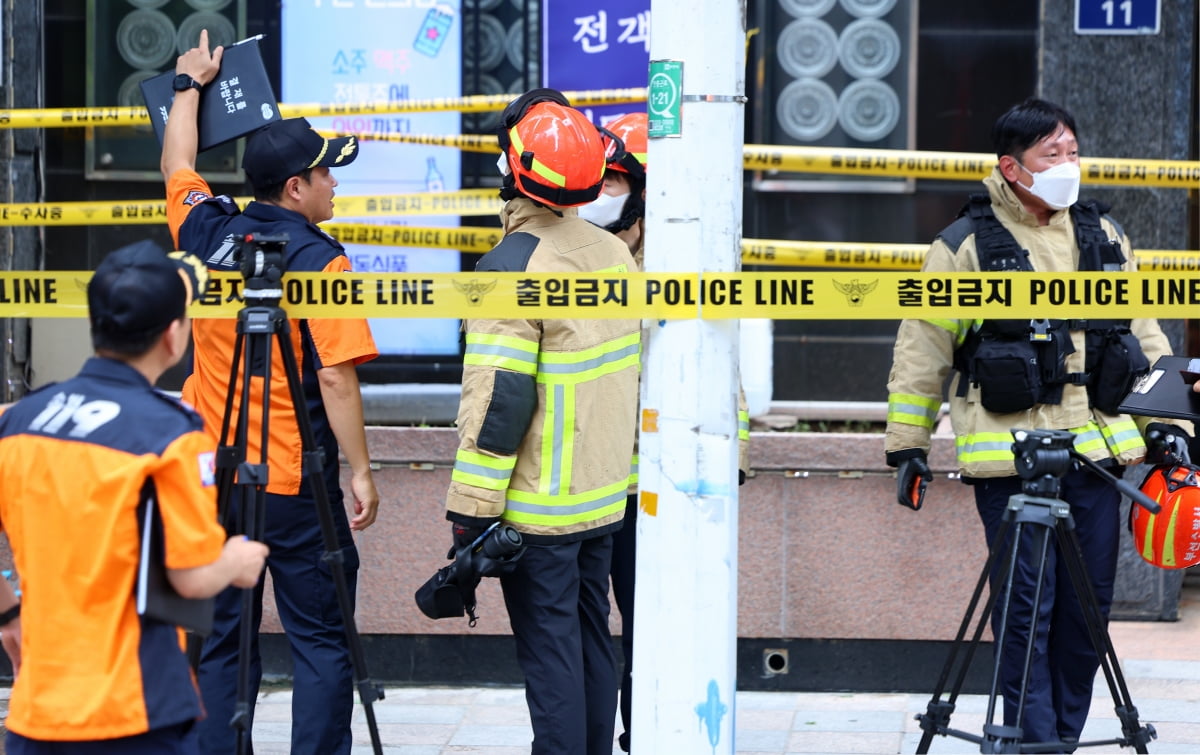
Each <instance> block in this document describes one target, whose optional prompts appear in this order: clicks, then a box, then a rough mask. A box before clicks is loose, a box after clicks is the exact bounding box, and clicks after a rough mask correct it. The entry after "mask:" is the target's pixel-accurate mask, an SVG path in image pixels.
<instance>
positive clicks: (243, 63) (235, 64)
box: [141, 37, 279, 152]
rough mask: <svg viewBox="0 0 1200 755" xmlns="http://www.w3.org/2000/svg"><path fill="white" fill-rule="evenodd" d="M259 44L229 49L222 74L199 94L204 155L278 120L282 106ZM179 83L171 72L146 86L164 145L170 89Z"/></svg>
mask: <svg viewBox="0 0 1200 755" xmlns="http://www.w3.org/2000/svg"><path fill="white" fill-rule="evenodd" d="M259 39H260V37H251V38H249V39H245V40H242V41H241V42H237V43H235V44H232V45H230V46H229V47H226V48H225V52H224V54H223V55H222V57H221V71H220V73H218V74H217V78H215V79H213V80H212V81H211V82H209V84H208V86H206V87H204V89H202V90H201V91H200V118H199V127H200V143H199V148H200V151H201V152H203V151H204V150H206V149H209V148H210V147H215V146H217V145H218V144H224V143H225V142H228V141H231V140H233V139H237V138H238V137H239V136H245V135H246V134H249V133H251V132H253V131H257V130H258V129H260V128H262V127H263V126H265V125H267V124H268V123H270V122H271V121H277V120H279V106H278V102H277V100H276V99H275V92H274V90H272V89H271V82H270V80H269V79H268V78H267V69H266V68H265V67H264V66H263V61H262V53H261V52H260V51H259V49H258V40H259ZM174 79H175V69H174V68H172V69H171V70H168V71H164V72H163V73H160V74H158V75H157V76H152V77H151V78H149V79H146V80H145V81H143V82H142V83H141V87H142V97H144V98H145V100H146V109H147V110H149V111H150V122H151V124H152V125H153V126H154V133H155V135H156V136H157V137H158V143H159V144H162V140H163V129H164V128H165V127H166V125H167V115H168V114H169V113H170V112H171V102H172V100H174V99H175V90H174V89H173V88H172V87H171V84H172V82H173V81H174Z"/></svg>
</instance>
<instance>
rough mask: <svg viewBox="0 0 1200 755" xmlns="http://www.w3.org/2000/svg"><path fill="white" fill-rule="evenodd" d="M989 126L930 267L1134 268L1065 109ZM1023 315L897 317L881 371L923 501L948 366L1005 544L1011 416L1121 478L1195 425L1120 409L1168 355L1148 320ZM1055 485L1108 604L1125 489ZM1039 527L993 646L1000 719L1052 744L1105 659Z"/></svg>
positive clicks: (913, 488) (1076, 727)
mask: <svg viewBox="0 0 1200 755" xmlns="http://www.w3.org/2000/svg"><path fill="white" fill-rule="evenodd" d="M992 140H993V144H994V146H995V149H996V155H997V157H998V162H997V165H996V168H995V169H994V170H993V171H992V174H991V175H990V176H988V177H987V178H985V179H984V181H983V183H984V186H985V187H986V188H987V194H979V195H973V196H972V197H971V199H970V201H969V202H968V203H967V206H966V207H965V208H964V210H963V212H962V213H961V215H960V217H959V219H958V220H956V221H955V222H954V223H952V224H951V225H949V226H948V227H946V228H945V229H944V230H943V231H942V232H941V233H939V234H938V236H937V238H936V239H934V242H933V244H932V245H931V246H930V248H929V252H928V254H927V255H926V257H925V264H924V268H923V269H924V271H926V272H933V273H952V272H980V271H983V272H988V271H1008V272H1021V271H1026V272H1035V271H1036V272H1037V273H1052V274H1054V273H1058V274H1061V273H1073V272H1076V271H1094V272H1110V273H1114V274H1120V273H1121V272H1126V271H1132V270H1134V268H1135V265H1134V259H1133V248H1132V246H1131V245H1130V243H1129V239H1128V238H1127V237H1126V236H1125V233H1124V231H1123V229H1122V228H1121V226H1120V225H1118V224H1117V223H1116V221H1114V220H1113V219H1112V218H1110V217H1109V216H1108V215H1107V211H1108V208H1107V207H1106V206H1104V205H1101V204H1099V203H1096V202H1090V201H1087V200H1083V201H1080V200H1079V199H1078V197H1079V178H1080V173H1079V145H1078V142H1077V140H1076V129H1075V120H1074V118H1073V117H1072V116H1071V115H1070V113H1068V112H1067V111H1066V110H1064V109H1062V108H1061V107H1059V106H1057V105H1054V104H1052V103H1049V102H1046V101H1044V100H1039V99H1029V100H1026V101H1025V102H1023V103H1021V104H1020V105H1016V106H1014V107H1012V108H1010V109H1009V110H1008V111H1007V112H1005V113H1004V114H1003V115H1001V116H1000V118H999V119H998V120H997V121H996V123H995V125H994V126H993V128H992ZM1014 314H1015V315H1017V314H1018V313H1014ZM1018 316H1020V317H1021V319H1012V320H982V321H981V320H976V319H973V318H964V319H931V320H916V319H910V320H904V321H903V322H902V323H901V324H900V328H899V332H898V333H897V338H896V345H895V351H894V355H893V365H892V372H891V375H890V377H889V379H888V392H889V395H888V422H887V434H886V440H885V451H886V454H887V462H888V464H890V465H891V466H893V467H897V500H898V502H899V503H900V504H901V505H903V506H905V507H908V508H912V509H919V508H920V507H921V503H922V500H923V497H924V492H925V486H926V485H927V484H928V483H929V481H930V480H931V478H932V475H931V473H930V470H929V467H928V465H927V463H926V456H927V454H928V452H929V445H930V435H931V433H932V430H933V426H934V422H935V419H936V415H937V413H938V411H939V408H940V406H941V403H942V386H943V385H944V384H945V379H946V377H947V376H948V374H949V373H950V372H951V370H953V371H954V372H955V373H956V374H955V375H954V376H953V377H952V379H951V383H950V386H949V398H950V412H951V422H952V424H953V427H954V433H955V436H956V438H955V439H956V450H957V455H958V467H959V471H960V473H961V475H962V480H963V482H965V483H967V484H968V485H971V486H972V488H973V491H974V494H975V503H976V508H977V510H978V513H979V517H980V520H981V521H982V523H983V526H984V532H985V535H986V537H987V542H988V544H989V546H993V547H998V553H1000V554H1006V553H1008V552H1010V550H1011V548H1012V542H1011V540H1012V531H1013V528H1009V530H1008V531H1007V535H1006V537H1005V541H1004V542H1003V543H996V538H997V534H998V532H999V531H1000V530H1001V524H1002V521H1003V518H1004V513H1005V509H1006V507H1007V505H1008V502H1009V499H1010V497H1011V496H1013V495H1014V494H1018V493H1021V492H1022V482H1023V481H1022V479H1021V477H1019V476H1018V474H1017V469H1016V466H1015V458H1014V453H1013V450H1012V445H1013V435H1012V430H1013V429H1017V428H1021V429H1029V430H1063V431H1069V432H1071V433H1073V434H1074V436H1075V437H1074V441H1073V442H1074V447H1075V450H1076V451H1077V452H1079V453H1081V454H1083V455H1085V456H1087V457H1088V458H1090V459H1092V460H1093V461H1095V462H1096V463H1098V464H1100V465H1101V466H1105V467H1109V468H1110V471H1112V472H1113V474H1115V475H1117V476H1118V477H1119V476H1120V474H1121V470H1120V467H1122V466H1124V465H1128V464H1134V463H1137V462H1139V461H1141V460H1142V459H1143V457H1146V458H1147V461H1161V460H1164V459H1166V458H1168V457H1169V456H1171V455H1175V456H1178V455H1181V454H1183V453H1186V451H1185V448H1186V444H1187V443H1188V442H1189V441H1190V437H1189V435H1188V432H1189V431H1190V430H1191V425H1190V423H1183V425H1182V426H1180V425H1172V424H1167V422H1168V421H1167V420H1156V419H1154V418H1148V417H1137V418H1134V417H1130V416H1129V415H1126V414H1122V413H1121V412H1120V411H1119V410H1118V408H1117V407H1118V405H1119V404H1120V403H1121V401H1122V399H1123V398H1124V397H1125V395H1127V393H1128V392H1129V389H1130V387H1131V385H1132V382H1133V381H1134V380H1135V379H1136V378H1137V377H1138V376H1139V375H1140V374H1143V373H1144V372H1145V371H1146V370H1147V368H1148V366H1149V365H1150V364H1153V363H1154V362H1155V361H1156V360H1157V359H1158V357H1160V356H1162V355H1163V354H1168V353H1170V346H1169V344H1168V342H1167V339H1166V337H1165V336H1164V335H1163V333H1162V330H1160V329H1159V326H1158V323H1157V321H1155V320H1152V319H1138V320H1103V321H1100V320H1056V319H1043V318H1053V317H1055V312H1053V311H1044V312H1021V313H1019V315H1018ZM1031 317H1032V318H1034V319H1028V318H1031ZM1174 422H1178V421H1177V420H1176V421H1174ZM1057 496H1058V497H1059V498H1061V499H1062V500H1064V501H1066V502H1067V503H1068V504H1069V505H1070V512H1071V519H1072V521H1073V524H1074V529H1075V534H1076V536H1077V537H1078V539H1079V542H1080V544H1081V550H1082V555H1083V561H1084V566H1085V568H1086V570H1087V574H1088V578H1089V579H1090V581H1091V584H1092V588H1093V589H1094V591H1095V594H1096V598H1097V601H1098V603H1099V606H1100V610H1101V613H1102V614H1103V615H1104V616H1105V617H1107V616H1108V611H1109V608H1110V606H1111V605H1112V598H1113V582H1114V579H1115V575H1116V566H1117V546H1118V542H1119V534H1120V526H1121V525H1120V522H1119V514H1118V511H1119V508H1118V507H1119V504H1120V500H1121V494H1120V493H1119V492H1118V491H1117V490H1116V489H1114V488H1112V487H1110V486H1109V484H1108V483H1107V482H1105V481H1104V480H1103V479H1101V478H1100V477H1098V476H1097V475H1095V474H1093V473H1092V472H1091V471H1089V470H1087V469H1085V468H1078V469H1073V471H1069V472H1067V473H1066V474H1064V475H1063V476H1062V477H1061V479H1060V480H1059V491H1058V493H1057ZM1031 529H1032V528H1031ZM1042 532H1045V530H1042ZM1036 534H1037V533H1036V531H1030V530H1026V531H1025V532H1024V533H1023V534H1022V537H1021V538H1020V542H1019V543H1018V547H1017V551H1016V553H1017V555H1016V568H1015V571H1014V575H1013V585H1012V592H1011V598H1010V599H1009V601H1008V605H1007V606H1006V605H1005V601H1004V600H999V601H997V604H996V610H995V611H993V615H992V632H993V636H996V637H999V636H1001V630H1003V637H1004V641H1003V643H1002V644H1001V646H1000V647H997V650H996V652H997V664H998V671H999V680H1000V691H1001V693H1002V694H1003V697H1004V725H1005V726H1010V727H1017V729H1019V730H1020V732H1021V737H1020V738H1021V740H1022V741H1023V742H1024V743H1033V742H1047V743H1057V744H1056V745H1055V746H1054V747H1053V748H1052V749H1046V750H1045V751H1047V752H1051V751H1054V752H1071V751H1073V750H1074V745H1075V743H1076V742H1077V741H1078V738H1079V734H1080V732H1081V731H1082V729H1083V725H1084V722H1085V720H1086V719H1087V713H1088V707H1089V705H1090V702H1091V696H1092V684H1093V681H1094V678H1095V675H1096V670H1097V667H1098V664H1099V661H1098V659H1097V656H1096V653H1095V652H1094V651H1093V649H1092V643H1091V640H1090V639H1089V635H1088V632H1087V625H1086V623H1085V620H1084V613H1083V609H1081V608H1080V603H1079V599H1078V597H1077V596H1076V595H1075V591H1074V589H1073V587H1072V585H1071V581H1070V578H1069V574H1068V572H1067V565H1066V561H1065V559H1062V558H1059V557H1058V552H1057V551H1058V548H1057V545H1055V544H1054V542H1053V537H1051V539H1050V540H1051V542H1050V545H1049V555H1048V558H1047V560H1046V569H1045V574H1044V575H1039V574H1038V570H1037V567H1038V565H1039V563H1040V562H1041V552H1040V550H1038V549H1037V547H1036V546H1037V544H1038V543H1037V541H1038V538H1037V537H1035V535H1036ZM1003 561H1004V559H1003V558H1002V557H998V558H997V561H996V562H995V563H996V568H994V569H993V571H992V574H991V579H992V589H993V591H1002V590H1003V589H1004V585H1003V584H1002V583H1001V580H1002V578H1003V576H1004V575H1002V574H1000V573H999V566H1000V564H1002V563H1003ZM1005 608H1007V619H1005V614H1004V613H1003V611H1004V609H1005ZM1031 633H1032V634H1033V638H1032V642H1031V641H1030V634H1031ZM1029 645H1032V658H1031V660H1030V666H1029V670H1028V676H1027V677H1026V675H1025V671H1026V668H1025V651H1026V648H1027V646H1029ZM1022 696H1023V702H1024V705H1023V706H1020V705H1019V702H1020V701H1021V700H1022ZM1018 709H1020V710H1018Z"/></svg>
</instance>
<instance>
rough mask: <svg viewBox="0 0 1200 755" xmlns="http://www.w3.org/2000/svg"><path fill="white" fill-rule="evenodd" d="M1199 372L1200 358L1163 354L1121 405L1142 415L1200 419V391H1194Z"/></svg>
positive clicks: (1126, 411) (1127, 410)
mask: <svg viewBox="0 0 1200 755" xmlns="http://www.w3.org/2000/svg"><path fill="white" fill-rule="evenodd" d="M1198 375H1200V359H1192V358H1190V357H1177V356H1164V357H1159V359H1158V361H1157V362H1155V363H1154V366H1153V367H1151V368H1150V371H1149V372H1147V373H1146V374H1145V376H1143V377H1142V378H1141V379H1140V380H1138V381H1137V382H1136V383H1134V386H1133V390H1131V391H1130V392H1129V395H1128V396H1126V397H1125V400H1124V401H1123V402H1122V403H1121V406H1120V407H1118V409H1119V410H1120V411H1121V412H1124V413H1125V414H1136V415H1139V416H1142V417H1174V418H1175V419H1190V420H1200V393H1195V392H1193V391H1192V383H1195V382H1196V378H1197V376H1198Z"/></svg>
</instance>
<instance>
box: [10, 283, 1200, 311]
mask: <svg viewBox="0 0 1200 755" xmlns="http://www.w3.org/2000/svg"><path fill="white" fill-rule="evenodd" d="M90 276H91V273H88V272H78V271H76V272H21V273H0V317H83V316H85V315H86V312H87V298H86V288H87V281H88V280H89V278H90ZM242 284H243V280H242V279H241V278H240V277H239V276H237V275H233V274H221V275H215V276H213V277H212V279H211V280H210V281H209V285H208V287H207V289H206V291H205V295H204V296H203V297H202V298H201V301H200V302H198V303H197V304H195V305H194V306H193V307H192V311H191V314H192V316H193V317H233V316H235V315H236V314H237V312H238V311H239V310H240V309H241V308H242V306H243V303H244V302H243V301H242V298H241V292H242ZM280 295H281V302H280V304H281V306H283V307H284V308H285V309H286V310H287V312H288V314H289V315H290V316H292V317H310V318H345V317H379V318H413V317H420V318H428V317H452V318H453V317H465V318H472V319H480V318H490V319H495V318H521V319H555V318H654V319H668V320H673V319H693V318H703V319H729V318H751V317H761V318H771V319H777V320H895V319H903V318H914V317H919V318H925V319H974V318H996V317H1003V318H1021V319H1025V318H1040V317H1052V318H1095V317H1104V318H1133V317H1159V318H1187V317H1190V316H1192V315H1194V314H1195V312H1196V307H1197V306H1200V272H1197V273H1193V274H1180V273H1178V272H1149V273H1133V274H1129V275H1111V274H1106V273H1069V274H1048V273H987V274H983V273H977V274H926V273H921V274H913V273H905V272H871V273H865V272H858V273H855V272H840V273H834V272H804V273H703V274H701V273H628V274H610V273H594V274H570V275H555V274H550V273H430V274H422V273H412V274H395V273H392V274H363V273H343V274H333V275H330V274H321V273H289V274H287V275H286V276H285V277H284V281H283V287H282V289H281V294H280Z"/></svg>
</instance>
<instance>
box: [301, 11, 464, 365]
mask: <svg viewBox="0 0 1200 755" xmlns="http://www.w3.org/2000/svg"><path fill="white" fill-rule="evenodd" d="M458 8H459V2H458V0H406V1H405V2H386V3H385V2H377V0H338V2H333V3H330V2H324V1H323V0H296V1H295V2H285V3H284V4H283V7H282V10H281V21H282V24H281V26H282V29H281V31H282V48H283V49H282V57H283V61H282V62H283V76H282V78H283V92H282V97H283V101H284V102H333V103H346V102H363V101H380V100H381V101H388V102H393V101H400V100H407V99H433V98H437V97H458V96H459V95H460V94H461V91H462V88H461V77H462V64H461V60H462V45H461V26H462V24H461V20H460V17H459V11H458ZM341 29H353V30H354V33H353V34H331V33H330V30H341ZM309 120H310V121H311V122H312V124H313V126H314V127H316V128H321V129H329V130H332V131H337V132H339V133H343V134H368V133H372V134H457V133H460V132H461V130H462V129H461V125H460V115H459V113H458V112H457V111H443V112H428V113H386V114H367V115H340V116H334V117H328V118H310V119H309ZM359 149H360V150H361V152H362V154H361V155H360V156H359V157H358V159H357V160H355V161H354V163H352V164H351V165H348V166H346V167H344V168H338V169H337V170H336V171H335V172H334V178H336V179H337V182H338V187H337V190H336V195H337V196H390V195H395V194H411V193H419V192H443V191H457V190H458V188H459V184H460V175H461V169H460V167H459V166H460V153H459V151H458V150H456V149H451V148H447V147H433V146H426V145H419V144H394V143H389V142H384V141H369V140H365V139H364V140H363V141H362V142H360V144H359ZM356 220H358V221H360V222H365V223H380V222H384V223H396V224H403V225H413V226H439V225H441V226H445V225H458V218H457V217H454V216H446V215H441V216H430V217H419V216H411V215H408V216H400V217H395V218H379V217H370V218H361V219H356V218H351V217H342V216H338V217H336V218H334V222H338V223H352V222H355V221H356ZM345 247H346V254H347V256H349V258H350V262H351V264H352V265H353V266H354V269H355V271H358V272H364V273H409V272H430V273H454V272H458V271H459V270H460V269H461V263H460V260H459V253H458V252H457V251H455V250H452V249H425V248H419V247H386V246H375V245H370V244H353V243H347V244H345ZM458 331H459V324H458V321H457V320H454V319H448V318H438V319H429V320H416V321H403V320H394V319H373V320H371V332H372V333H373V335H374V336H375V343H376V345H377V346H378V347H379V350H380V353H382V354H389V355H399V356H409V355H415V356H428V355H436V356H442V355H454V354H457V353H458V351H459V337H458V336H459V333H458Z"/></svg>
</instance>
